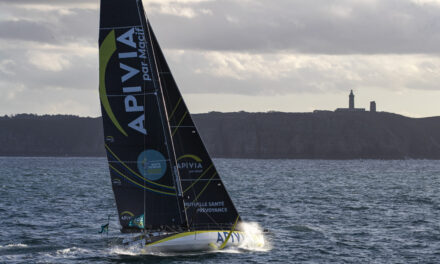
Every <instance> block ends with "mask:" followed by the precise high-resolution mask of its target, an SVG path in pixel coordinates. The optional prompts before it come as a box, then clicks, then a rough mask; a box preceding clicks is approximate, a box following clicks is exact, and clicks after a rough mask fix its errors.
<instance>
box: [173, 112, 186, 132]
mask: <svg viewBox="0 0 440 264" xmlns="http://www.w3.org/2000/svg"><path fill="white" fill-rule="evenodd" d="M187 115H188V111H186V112H185V114H184V115H183V116H182V119H180V121H179V124H177V127H176V128H175V129H174V131H173V134H172V136H174V134H176V132H177V129H179V127H180V125H181V124H182V123H183V120H185V117H186V116H187Z"/></svg>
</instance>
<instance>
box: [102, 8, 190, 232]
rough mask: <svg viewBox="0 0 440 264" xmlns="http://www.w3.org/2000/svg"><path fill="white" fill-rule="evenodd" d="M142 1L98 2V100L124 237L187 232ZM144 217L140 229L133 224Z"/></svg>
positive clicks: (178, 181) (175, 165)
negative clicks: (164, 231)
mask: <svg viewBox="0 0 440 264" xmlns="http://www.w3.org/2000/svg"><path fill="white" fill-rule="evenodd" d="M145 25H146V19H145V15H144V11H143V7H142V2H141V1H136V0H105V1H104V0H103V1H101V22H100V37H99V43H100V52H99V56H100V99H101V106H102V115H103V122H104V134H105V144H106V149H107V157H108V161H109V167H110V173H111V178H112V184H113V191H114V194H115V199H116V204H117V207H118V212H119V218H120V223H121V225H122V227H123V231H136V230H139V229H143V228H151V229H158V228H160V227H161V226H168V227H174V228H178V227H182V226H183V227H186V226H187V220H186V214H185V211H184V206H183V201H182V197H181V186H180V180H179V179H178V175H177V173H176V171H177V164H176V158H175V155H174V152H173V150H172V142H171V136H170V131H169V125H168V122H167V119H166V110H165V105H164V103H163V96H162V94H161V89H160V85H159V79H158V75H157V69H156V66H155V65H156V62H155V58H154V56H153V50H152V46H151V42H150V40H149V37H148V32H146V30H145V29H146V26H145ZM142 215H144V219H142V221H136V222H139V223H142V224H143V225H144V226H140V225H135V224H133V221H134V220H136V219H138V218H139V217H140V216H142Z"/></svg>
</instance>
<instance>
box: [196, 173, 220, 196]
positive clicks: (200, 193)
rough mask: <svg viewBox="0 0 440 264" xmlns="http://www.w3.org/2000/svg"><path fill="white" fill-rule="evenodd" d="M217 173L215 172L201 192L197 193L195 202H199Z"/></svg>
mask: <svg viewBox="0 0 440 264" xmlns="http://www.w3.org/2000/svg"><path fill="white" fill-rule="evenodd" d="M216 175H217V172H215V173H214V174H213V175H212V176H211V178H210V179H209V181H208V183H206V185H205V187H203V189H202V190H201V191H200V192H199V194H197V196H196V198H195V199H194V201H192V202H193V203H194V202H197V200H198V199H199V198H200V195H202V193H203V192H205V190H206V188H207V187H208V185H209V184H210V183H211V181H212V179H213V178H214V177H215V176H216Z"/></svg>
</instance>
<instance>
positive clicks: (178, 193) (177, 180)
mask: <svg viewBox="0 0 440 264" xmlns="http://www.w3.org/2000/svg"><path fill="white" fill-rule="evenodd" d="M140 4H141V7H142V1H141V2H140ZM136 6H137V9H138V14H139V18H140V22H141V24H142V28H143V30H144V32H145V29H146V31H147V32H148V38H149V40H150V48H151V51H152V53H153V62H154V65H155V66H156V73H157V77H158V80H157V81H158V83H159V89H160V97H161V98H162V104H163V105H162V107H163V112H164V113H162V112H161V111H160V109H159V113H160V116H161V122H162V129H163V130H164V134H165V124H164V122H163V118H162V114H165V118H167V130H168V136H169V137H170V141H171V148H172V153H171V152H170V148H169V146H168V140H167V137H166V136H165V143H166V148H167V151H168V156H169V157H170V159H171V158H174V162H175V163H174V164H172V163H171V162H170V167H173V165H174V170H173V171H172V172H171V175H172V176H173V180H174V185H175V187H176V189H177V190H176V199H177V207H178V208H179V216H180V220H181V221H182V222H183V219H182V213H181V212H182V210H181V206H182V207H183V212H184V216H185V222H186V224H187V227H188V216H187V214H186V210H185V205H184V204H183V197H180V198H179V196H183V193H182V184H181V182H180V174H179V170H178V169H177V160H176V152H175V148H174V141H173V138H172V135H170V133H171V128H170V126H169V125H170V124H169V122H170V119H169V118H168V110H167V108H166V103H165V98H164V96H163V89H162V82H161V80H160V75H159V69H158V64H157V60H156V54H155V52H154V47H153V41H152V38H151V30H150V28H151V26H150V22H149V21H148V20H146V15H145V11H144V17H142V16H141V12H140V8H139V0H137V5H136ZM143 18H145V20H146V21H145V25H144V24H143V22H144V21H143ZM157 46H158V49H159V51H160V46H159V43H157ZM147 53H148V49H147ZM149 60H150V65H151V70H153V66H152V63H151V58H150V56H149ZM153 77H154V74H153ZM156 98H157V97H156ZM157 100H158V101H159V98H157ZM158 103H159V102H158ZM159 108H160V104H159ZM171 154H174V156H172V155H171ZM170 169H171V168H170ZM173 174H174V175H173ZM181 203H182V205H181Z"/></svg>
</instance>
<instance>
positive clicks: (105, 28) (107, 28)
mask: <svg viewBox="0 0 440 264" xmlns="http://www.w3.org/2000/svg"><path fill="white" fill-rule="evenodd" d="M136 27H141V25H134V26H123V27H102V28H99V30H109V29H125V28H136Z"/></svg>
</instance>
